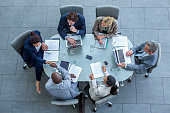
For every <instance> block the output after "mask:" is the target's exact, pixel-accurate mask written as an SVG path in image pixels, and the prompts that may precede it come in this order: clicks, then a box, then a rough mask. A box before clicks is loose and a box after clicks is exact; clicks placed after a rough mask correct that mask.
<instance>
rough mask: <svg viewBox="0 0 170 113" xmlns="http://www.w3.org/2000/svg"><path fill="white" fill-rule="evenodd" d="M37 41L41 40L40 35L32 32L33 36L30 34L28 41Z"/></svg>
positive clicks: (32, 42)
mask: <svg viewBox="0 0 170 113" xmlns="http://www.w3.org/2000/svg"><path fill="white" fill-rule="evenodd" d="M38 42H41V39H40V36H39V35H37V34H34V35H33V36H31V38H30V43H31V44H36V43H38Z"/></svg>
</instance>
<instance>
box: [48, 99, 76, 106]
mask: <svg viewBox="0 0 170 113" xmlns="http://www.w3.org/2000/svg"><path fill="white" fill-rule="evenodd" d="M51 104H53V105H57V106H60V105H61V106H62V105H73V107H74V108H75V107H76V106H75V104H78V99H71V100H64V101H62V100H54V101H51Z"/></svg>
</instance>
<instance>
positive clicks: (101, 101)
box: [95, 94, 115, 105]
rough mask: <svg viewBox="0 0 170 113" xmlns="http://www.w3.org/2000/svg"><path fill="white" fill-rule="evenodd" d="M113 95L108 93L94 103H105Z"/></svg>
mask: <svg viewBox="0 0 170 113" xmlns="http://www.w3.org/2000/svg"><path fill="white" fill-rule="evenodd" d="M113 97H115V95H111V94H109V95H107V96H105V97H103V98H101V99H100V100H97V101H96V102H95V104H96V105H99V104H102V103H105V102H107V101H108V100H109V99H111V98H113Z"/></svg>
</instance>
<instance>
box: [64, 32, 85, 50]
mask: <svg viewBox="0 0 170 113" xmlns="http://www.w3.org/2000/svg"><path fill="white" fill-rule="evenodd" d="M69 37H70V38H73V39H75V40H76V45H71V44H70V42H69V41H68V40H66V47H67V49H73V48H80V47H82V39H81V35H73V36H69Z"/></svg>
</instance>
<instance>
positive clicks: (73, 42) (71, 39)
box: [67, 37, 76, 45]
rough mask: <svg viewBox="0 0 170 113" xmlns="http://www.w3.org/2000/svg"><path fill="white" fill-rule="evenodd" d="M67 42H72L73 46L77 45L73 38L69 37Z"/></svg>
mask: <svg viewBox="0 0 170 113" xmlns="http://www.w3.org/2000/svg"><path fill="white" fill-rule="evenodd" d="M67 40H68V41H69V42H70V44H71V45H76V40H74V39H73V38H70V37H67Z"/></svg>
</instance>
